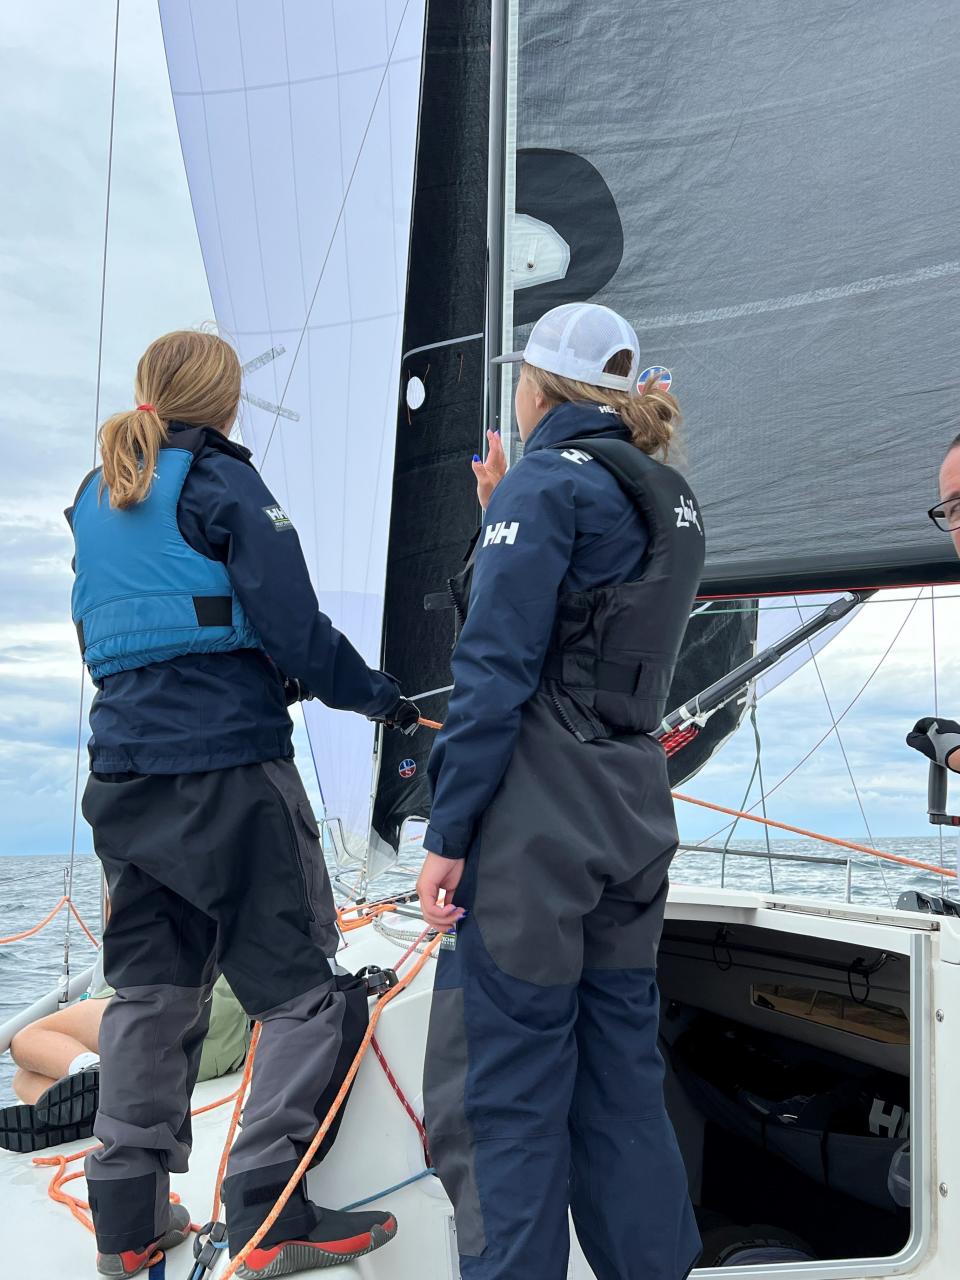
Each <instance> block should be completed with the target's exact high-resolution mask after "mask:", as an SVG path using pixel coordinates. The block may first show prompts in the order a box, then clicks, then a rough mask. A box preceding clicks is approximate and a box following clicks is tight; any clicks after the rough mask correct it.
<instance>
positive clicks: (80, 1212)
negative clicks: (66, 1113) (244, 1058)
mask: <svg viewBox="0 0 960 1280" xmlns="http://www.w3.org/2000/svg"><path fill="white" fill-rule="evenodd" d="M256 1036H257V1033H256V1031H255V1032H254V1038H253V1039H252V1040H251V1041H250V1053H249V1054H248V1061H249V1062H252V1055H253V1049H254V1047H255V1045H256V1043H257V1041H256ZM246 1080H247V1074H246V1072H244V1084H245V1083H246ZM243 1087H244V1086H243V1085H241V1087H240V1088H239V1089H237V1090H236V1091H235V1092H233V1093H228V1094H227V1096H226V1097H225V1098H218V1099H217V1100H216V1102H208V1103H207V1104H206V1106H204V1107H197V1109H196V1110H195V1111H191V1113H190V1114H191V1115H192V1116H202V1115H203V1114H204V1112H206V1111H213V1110H214V1108H216V1107H222V1106H224V1105H225V1104H226V1103H228V1102H233V1100H234V1099H235V1098H237V1097H238V1096H239V1097H240V1098H242V1096H243ZM238 1112H239V1106H238V1109H237V1112H235V1113H234V1118H233V1121H231V1135H230V1136H231V1140H232V1137H233V1131H234V1129H235V1128H236V1119H237V1114H238ZM99 1146H100V1144H99V1143H94V1145H93V1146H92V1147H84V1149H83V1150H82V1151H75V1152H74V1153H73V1155H70V1156H65V1155H53V1156H34V1158H33V1163H34V1164H35V1165H38V1166H45V1167H47V1168H50V1167H52V1168H53V1169H54V1174H53V1177H52V1178H51V1179H50V1182H49V1185H48V1186H47V1195H48V1196H49V1197H50V1199H51V1200H55V1201H56V1203H57V1204H63V1205H66V1206H67V1208H68V1209H69V1210H70V1212H71V1213H72V1214H73V1216H74V1217H75V1218H76V1220H77V1221H78V1222H79V1223H80V1225H81V1226H83V1227H86V1229H87V1230H88V1231H89V1232H91V1233H92V1232H93V1220H92V1219H91V1217H90V1205H89V1204H88V1202H87V1201H86V1200H81V1199H80V1198H79V1197H78V1196H72V1195H71V1194H70V1193H69V1191H64V1189H63V1188H64V1185H65V1184H66V1183H68V1182H73V1181H74V1180H75V1179H76V1178H82V1177H83V1172H82V1170H80V1169H78V1170H77V1171H76V1172H75V1173H67V1166H68V1165H70V1164H73V1163H74V1161H75V1160H83V1159H84V1158H85V1157H86V1156H88V1155H90V1154H91V1152H94V1151H97V1150H98V1149H99ZM170 1200H171V1203H173V1204H179V1203H180V1197H179V1196H178V1195H177V1194H176V1192H171V1195H170ZM190 1229H191V1230H192V1231H197V1230H199V1228H198V1226H197V1224H196V1223H193V1222H192V1223H191V1224H190ZM158 1260H159V1254H158V1255H157V1256H156V1257H154V1258H151V1260H150V1264H151V1265H153V1263H154V1262H156V1261H158Z"/></svg>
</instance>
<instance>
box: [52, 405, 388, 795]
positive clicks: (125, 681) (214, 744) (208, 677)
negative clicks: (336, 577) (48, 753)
mask: <svg viewBox="0 0 960 1280" xmlns="http://www.w3.org/2000/svg"><path fill="white" fill-rule="evenodd" d="M195 430H196V428H193V427H186V426H183V425H182V424H179V423H171V424H170V427H169V432H170V436H171V438H172V440H173V441H175V440H176V435H177V433H178V432H182V431H195ZM205 437H206V440H205V444H204V445H203V447H201V448H200V449H199V450H198V451H197V452H196V453H195V455H194V460H193V464H192V466H191V467H190V470H189V471H188V473H187V476H186V479H185V480H184V482H183V487H182V489H181V490H180V497H179V501H178V503H177V511H176V517H177V523H178V525H179V529H180V532H181V534H182V535H183V537H184V540H185V541H186V542H187V544H188V545H189V546H190V547H191V548H193V550H194V551H197V552H199V553H200V554H201V555H203V556H206V557H208V558H209V559H211V560H214V561H219V562H220V564H222V565H224V566H225V568H226V572H227V576H228V577H229V580H230V585H231V586H232V589H233V592H234V593H235V595H236V598H237V600H238V601H239V603H240V605H241V606H242V609H243V612H244V614H245V616H246V618H247V619H248V620H249V623H250V625H251V626H252V628H253V629H254V631H255V632H256V634H257V635H258V636H259V638H260V640H261V642H262V644H263V649H262V650H261V649H256V648H249V649H237V650H234V651H232V652H227V653H191V654H185V655H183V656H180V657H174V658H171V659H169V660H168V661H164V662H156V663H151V664H150V665H148V666H142V667H138V668H137V669H135V670H131V671H120V672H117V673H116V674H111V675H107V676H105V677H104V678H103V679H102V680H100V681H98V691H97V694H96V697H95V698H94V700H93V705H92V706H91V709H90V727H91V729H92V734H93V736H92V737H91V739H90V744H89V745H90V767H91V769H93V770H94V771H95V772H97V773H125V772H132V773H198V772H203V771H205V770H208V769H224V768H228V767H231V766H234V765H241V764H254V763H258V762H260V761H263V760H274V759H279V758H283V757H291V756H292V755H293V746H292V741H291V736H292V731H293V724H292V722H291V720H290V716H289V714H288V712H287V707H286V698H285V696H284V691H283V680H282V676H281V674H280V673H281V672H283V674H284V675H286V676H288V677H295V678H296V679H298V680H299V681H300V682H301V683H302V684H303V685H305V686H306V687H307V688H308V689H309V690H310V691H311V692H312V693H314V694H315V695H316V696H317V697H318V698H320V699H322V700H323V701H324V702H325V703H327V705H328V706H332V707H341V708H344V709H347V710H351V711H359V712H362V713H364V714H367V715H381V714H383V713H385V712H387V711H389V710H390V709H391V708H392V707H393V705H394V704H395V703H396V701H397V698H398V697H399V691H398V688H397V684H396V682H395V681H394V680H393V679H392V678H391V677H390V676H387V675H385V674H384V673H383V672H380V671H373V670H371V669H370V668H369V667H368V666H367V664H366V663H365V662H364V660H363V659H362V658H361V656H360V655H359V653H357V651H356V650H355V649H354V647H353V645H351V643H350V641H349V640H348V639H347V638H346V637H345V636H343V635H341V634H340V632H339V631H337V630H336V629H335V628H334V627H333V625H332V624H331V622H330V619H329V618H327V617H326V615H325V614H323V613H321V612H320V609H319V606H318V603H317V597H316V594H315V593H314V590H313V585H312V583H311V582H310V576H309V573H308V570H307V566H306V562H305V561H304V558H303V552H302V551H301V549H300V541H299V538H298V537H297V534H296V531H295V530H294V528H293V526H292V525H291V524H290V522H289V520H287V519H286V518H285V517H284V518H280V517H281V516H282V515H283V513H282V511H280V509H279V507H278V504H277V502H276V499H275V498H274V497H273V495H272V494H271V492H270V490H269V489H268V488H267V486H266V485H265V484H264V482H263V480H262V479H261V478H260V476H259V474H258V473H257V471H256V470H255V469H254V468H253V467H252V466H251V465H250V462H249V458H250V452H249V450H247V449H244V448H243V447H242V446H240V445H236V444H233V443H231V442H230V441H228V440H226V439H225V437H224V436H222V435H221V434H220V433H219V432H218V431H214V430H212V429H211V428H207V429H205ZM73 510H74V508H70V509H69V510H68V511H67V513H66V515H67V519H68V521H70V523H71V528H72V516H73ZM84 571H85V572H88V573H90V572H92V573H95V572H96V568H95V566H90V565H85V566H84Z"/></svg>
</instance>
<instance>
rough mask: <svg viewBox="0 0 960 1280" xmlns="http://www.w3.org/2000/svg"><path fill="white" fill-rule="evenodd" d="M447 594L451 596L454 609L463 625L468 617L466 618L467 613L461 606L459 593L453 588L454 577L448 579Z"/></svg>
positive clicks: (460, 623)
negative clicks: (458, 597)
mask: <svg viewBox="0 0 960 1280" xmlns="http://www.w3.org/2000/svg"><path fill="white" fill-rule="evenodd" d="M447 595H448V596H449V597H450V600H451V602H452V604H453V607H454V610H455V611H456V614H457V622H458V623H459V625H460V626H461V627H462V626H463V624H464V623H465V622H466V620H467V619H466V615H465V614H464V612H463V609H462V608H461V607H460V601H459V600H458V599H457V593H456V592H455V591H454V589H453V579H452V578H448V579H447Z"/></svg>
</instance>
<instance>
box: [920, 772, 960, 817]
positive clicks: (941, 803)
mask: <svg viewBox="0 0 960 1280" xmlns="http://www.w3.org/2000/svg"><path fill="white" fill-rule="evenodd" d="M947 785H948V770H947V767H946V765H943V764H937V762H936V760H931V761H930V769H929V771H928V773H927V817H928V818H929V819H930V821H931V822H932V823H933V824H934V826H938V827H944V826H946V827H960V815H957V814H951V813H947Z"/></svg>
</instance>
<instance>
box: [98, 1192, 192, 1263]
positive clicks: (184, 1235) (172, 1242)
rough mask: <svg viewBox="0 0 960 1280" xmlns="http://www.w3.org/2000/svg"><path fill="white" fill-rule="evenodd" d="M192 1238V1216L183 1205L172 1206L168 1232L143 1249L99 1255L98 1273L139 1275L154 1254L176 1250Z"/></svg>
mask: <svg viewBox="0 0 960 1280" xmlns="http://www.w3.org/2000/svg"><path fill="white" fill-rule="evenodd" d="M189 1236H190V1214H189V1213H188V1212H187V1210H186V1209H185V1208H184V1207H183V1205H182V1204H172V1205H171V1206H170V1225H169V1226H168V1227H167V1229H166V1231H165V1232H164V1234H163V1235H162V1236H160V1237H159V1238H158V1239H156V1240H154V1241H153V1243H152V1244H148V1245H145V1246H144V1247H143V1248H142V1249H126V1250H124V1252H123V1253H98V1254H97V1271H98V1272H99V1274H100V1275H102V1276H113V1277H115V1278H118V1280H120V1278H122V1277H124V1276H135V1275H139V1274H140V1272H141V1271H143V1270H145V1269H146V1266H147V1264H148V1263H149V1261H150V1259H151V1258H152V1257H153V1256H154V1254H155V1253H156V1252H157V1251H158V1250H160V1249H162V1250H163V1251H164V1252H166V1251H167V1250H168V1249H175V1248H176V1247H177V1245H178V1244H183V1243H184V1241H185V1240H187V1239H188V1238H189Z"/></svg>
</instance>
